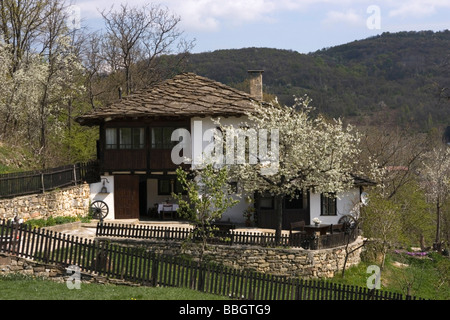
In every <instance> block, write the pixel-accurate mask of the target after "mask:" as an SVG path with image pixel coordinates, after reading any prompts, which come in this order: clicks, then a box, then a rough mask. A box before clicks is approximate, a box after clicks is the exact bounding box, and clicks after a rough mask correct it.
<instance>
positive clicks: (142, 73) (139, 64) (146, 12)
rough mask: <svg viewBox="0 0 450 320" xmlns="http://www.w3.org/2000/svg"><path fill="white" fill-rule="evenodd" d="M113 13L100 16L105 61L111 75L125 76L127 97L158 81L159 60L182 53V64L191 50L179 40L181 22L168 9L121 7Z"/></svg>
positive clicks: (109, 12) (191, 45)
mask: <svg viewBox="0 0 450 320" xmlns="http://www.w3.org/2000/svg"><path fill="white" fill-rule="evenodd" d="M113 9H114V8H113V7H112V8H111V9H110V10H109V11H103V12H101V14H102V16H103V19H104V21H105V26H106V34H105V35H104V42H103V45H104V58H105V59H106V61H107V62H108V64H109V67H110V69H111V71H116V72H117V71H122V72H123V73H124V81H125V88H126V89H125V92H126V94H130V93H131V92H133V91H134V90H136V89H138V88H141V87H145V86H148V85H150V84H152V83H154V82H156V81H159V80H161V76H162V74H161V73H160V69H159V68H158V62H157V60H158V58H160V57H161V56H163V55H168V54H174V53H181V55H179V56H178V57H179V58H178V61H182V60H183V59H184V58H185V56H186V54H187V53H188V52H189V50H190V49H191V48H192V47H193V42H192V41H186V40H185V39H183V38H182V35H183V32H182V31H180V30H179V28H178V25H179V22H180V18H179V17H178V16H175V15H173V14H172V13H170V11H169V10H168V9H167V8H162V7H160V6H159V5H144V6H142V7H130V6H128V5H127V4H125V5H124V4H122V5H121V6H120V8H119V9H118V10H113Z"/></svg>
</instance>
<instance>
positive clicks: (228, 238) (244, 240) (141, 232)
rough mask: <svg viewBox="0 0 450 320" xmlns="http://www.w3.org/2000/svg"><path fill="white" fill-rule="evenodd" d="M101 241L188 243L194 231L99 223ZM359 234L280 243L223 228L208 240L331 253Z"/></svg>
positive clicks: (270, 236) (298, 236)
mask: <svg viewBox="0 0 450 320" xmlns="http://www.w3.org/2000/svg"><path fill="white" fill-rule="evenodd" d="M96 236H97V237H116V238H131V239H153V240H167V241H184V240H186V239H188V238H192V237H193V236H194V235H193V229H192V228H178V227H167V226H155V225H131V224H118V223H108V222H99V223H98V224H97V231H96ZM357 236H358V233H357V232H352V233H345V232H337V233H333V234H326V235H322V236H319V237H317V238H316V237H311V236H309V235H307V234H304V233H294V234H292V235H289V234H282V235H281V239H280V241H279V242H277V241H276V238H275V233H274V232H252V231H249V232H245V231H236V230H233V229H224V228H219V229H218V230H216V231H214V237H211V238H210V239H208V241H209V242H210V243H213V244H224V245H258V246H265V247H274V246H283V247H302V248H305V249H327V248H335V247H338V246H343V245H345V244H347V243H351V242H353V241H355V240H356V238H357Z"/></svg>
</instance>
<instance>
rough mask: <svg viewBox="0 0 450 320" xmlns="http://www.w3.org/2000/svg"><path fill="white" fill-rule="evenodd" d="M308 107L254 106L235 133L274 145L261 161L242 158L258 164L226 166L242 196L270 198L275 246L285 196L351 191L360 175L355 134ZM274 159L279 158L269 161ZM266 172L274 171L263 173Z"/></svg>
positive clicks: (303, 103) (301, 103)
mask: <svg viewBox="0 0 450 320" xmlns="http://www.w3.org/2000/svg"><path fill="white" fill-rule="evenodd" d="M310 102H311V100H310V99H309V98H308V97H305V98H301V99H296V103H295V105H294V106H293V107H288V106H282V105H280V104H279V103H278V102H277V101H274V102H273V103H270V104H264V105H257V106H256V107H255V110H253V111H252V112H249V113H248V119H249V121H248V123H246V124H243V125H242V126H241V128H239V130H242V128H247V130H250V129H251V130H253V129H254V130H256V131H257V132H261V131H263V130H267V131H270V130H272V129H275V130H277V131H278V135H277V137H276V136H275V138H274V139H276V140H277V141H275V142H276V143H275V144H274V143H272V142H274V141H273V140H272V141H270V144H269V143H268V145H271V148H270V149H271V150H269V148H268V149H267V154H266V157H265V158H263V157H262V156H261V155H264V154H265V152H262V153H261V152H258V154H248V153H247V156H249V157H256V158H257V159H258V163H257V164H252V163H250V161H246V162H244V163H242V162H243V161H241V163H240V164H234V165H231V169H232V172H233V175H234V178H235V179H236V180H237V181H239V186H240V187H241V188H242V192H243V193H246V194H253V193H254V192H260V193H269V194H271V195H272V196H274V199H275V201H274V205H275V211H276V215H277V230H276V239H277V240H279V239H280V238H281V230H282V204H283V199H284V198H285V197H286V196H289V197H296V195H297V191H299V190H311V191H312V192H315V193H339V192H343V191H346V190H348V189H350V188H351V187H352V186H353V183H354V174H360V172H357V171H355V170H356V168H357V167H358V158H359V155H360V149H359V148H358V142H359V137H358V134H357V132H355V130H354V128H353V127H352V126H345V125H344V124H343V123H342V121H341V120H331V121H329V120H327V119H325V118H324V117H323V116H320V115H319V116H317V117H313V115H312V112H311V110H312V108H311V107H310ZM219 122H220V120H219ZM225 129H226V130H228V131H227V132H229V130H231V128H230V127H227V128H225ZM272 138H273V137H272ZM263 147H265V146H263ZM263 149H264V148H263ZM274 149H275V150H274ZM249 150H250V148H249ZM259 151H261V144H260V145H259ZM250 152H251V151H250ZM275 154H278V157H274V155H275ZM269 162H270V163H269ZM227 164H229V163H227ZM268 166H270V167H272V168H276V170H269V171H264V170H262V169H264V168H265V167H266V168H267V167H268ZM360 169H361V168H360ZM374 172H376V171H374ZM368 174H369V172H368Z"/></svg>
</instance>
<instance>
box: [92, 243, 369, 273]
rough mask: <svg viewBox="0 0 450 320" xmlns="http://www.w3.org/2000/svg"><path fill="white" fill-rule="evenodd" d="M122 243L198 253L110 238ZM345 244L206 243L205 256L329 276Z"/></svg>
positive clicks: (353, 257)
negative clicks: (305, 246) (269, 245)
mask: <svg viewBox="0 0 450 320" xmlns="http://www.w3.org/2000/svg"><path fill="white" fill-rule="evenodd" d="M98 239H99V240H102V239H104V240H106V241H112V242H115V243H120V244H124V245H133V246H134V245H138V246H139V245H140V246H143V247H145V248H146V249H147V250H151V251H154V252H156V253H159V254H169V255H180V254H186V255H189V256H193V257H196V256H198V251H197V249H196V247H192V246H191V247H188V246H186V245H182V244H181V243H179V242H174V241H154V240H134V239H118V238H116V239H111V238H106V237H105V238H103V237H99V238H98ZM362 243H363V239H362V238H358V239H357V240H356V241H355V242H353V243H351V244H350V245H349V248H348V251H349V252H351V251H352V250H353V249H356V248H358V247H361V245H362ZM361 250H362V248H359V249H357V250H355V252H353V253H352V254H350V255H349V257H348V260H347V264H346V268H348V267H350V266H353V265H357V264H359V263H360V261H361V259H360V254H361ZM345 255H346V253H345V246H341V247H336V248H332V249H324V250H306V249H303V248H292V249H289V248H264V247H258V246H242V245H233V246H226V245H210V246H209V247H208V251H207V252H206V253H205V256H206V259H208V260H210V261H214V262H217V263H223V264H224V265H226V266H230V267H233V268H236V269H240V270H242V269H251V270H255V271H258V272H264V273H270V274H274V275H285V276H293V277H297V276H300V277H302V278H304V279H312V278H331V277H333V276H335V275H336V274H338V273H339V272H341V271H342V269H343V267H344V261H345Z"/></svg>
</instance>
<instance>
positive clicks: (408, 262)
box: [330, 252, 450, 300]
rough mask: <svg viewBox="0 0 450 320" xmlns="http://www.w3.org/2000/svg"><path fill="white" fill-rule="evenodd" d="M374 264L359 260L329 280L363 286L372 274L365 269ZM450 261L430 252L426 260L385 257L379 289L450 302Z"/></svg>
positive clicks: (404, 255) (409, 257) (403, 254)
mask: <svg viewBox="0 0 450 320" xmlns="http://www.w3.org/2000/svg"><path fill="white" fill-rule="evenodd" d="M370 265H376V263H372V262H367V261H363V262H361V263H360V264H359V265H358V266H354V267H351V268H350V269H348V270H347V271H346V272H345V276H344V278H342V276H341V275H337V276H335V277H334V278H333V279H331V280H330V281H332V282H336V283H343V284H347V285H355V286H360V287H367V279H368V278H369V277H370V276H371V275H372V274H373V273H368V272H367V268H368V267H369V266H370ZM449 276H450V260H449V258H448V257H444V256H441V255H439V254H436V253H432V254H431V255H428V256H426V257H411V256H408V255H406V254H405V253H401V254H399V253H394V252H393V253H391V254H389V255H388V256H387V259H386V264H385V268H384V269H383V270H381V290H386V291H391V292H395V293H401V294H403V295H406V294H407V293H408V292H409V294H410V295H412V296H416V297H418V298H424V299H430V300H450V282H449Z"/></svg>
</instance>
